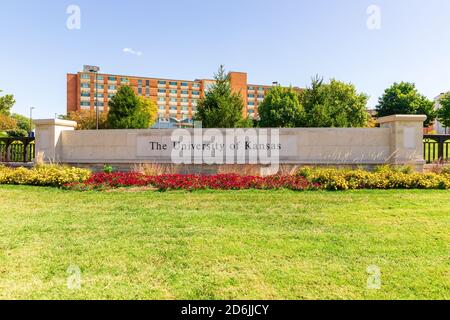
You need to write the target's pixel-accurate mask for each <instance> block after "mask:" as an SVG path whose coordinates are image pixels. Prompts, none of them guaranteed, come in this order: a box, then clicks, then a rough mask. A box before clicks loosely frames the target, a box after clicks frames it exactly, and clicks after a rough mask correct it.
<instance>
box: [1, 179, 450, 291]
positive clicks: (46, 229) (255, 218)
mask: <svg viewBox="0 0 450 320" xmlns="http://www.w3.org/2000/svg"><path fill="white" fill-rule="evenodd" d="M449 230H450V192H449V191H406V190H398V191H354V192H334V193H333V192H320V191H318V192H292V191H235V192H233V191H224V192H218V191H215V192H207V191H203V192H194V193H187V192H167V193H159V192H150V191H148V192H135V193H133V192H126V193H118V192H113V193H106V192H104V193H100V192H86V193H79V192H71V191H62V190H59V189H50V188H38V187H17V186H0V299H22V298H25V299H38V298H44V299H91V298H93V299H329V298H331V299H335V298H336V299H355V298H356V299H428V298H430V299H434V298H440V299H448V298H450V294H449V292H450V284H449V271H450V265H449V244H450V235H449ZM71 265H74V266H78V267H79V268H80V269H81V271H82V276H81V277H82V278H81V279H82V286H81V289H80V290H69V289H68V288H67V278H68V276H69V274H68V273H67V269H68V267H69V266H71ZM370 265H376V266H378V267H379V268H380V270H381V281H382V285H381V289H379V290H373V289H372V290H369V289H368V288H367V279H368V277H369V274H368V273H367V267H368V266H370Z"/></svg>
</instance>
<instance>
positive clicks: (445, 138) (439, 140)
mask: <svg viewBox="0 0 450 320" xmlns="http://www.w3.org/2000/svg"><path fill="white" fill-rule="evenodd" d="M423 138H424V140H423V156H424V159H425V161H426V162H427V163H432V162H437V161H439V162H447V161H450V135H449V134H441V135H424V136H423Z"/></svg>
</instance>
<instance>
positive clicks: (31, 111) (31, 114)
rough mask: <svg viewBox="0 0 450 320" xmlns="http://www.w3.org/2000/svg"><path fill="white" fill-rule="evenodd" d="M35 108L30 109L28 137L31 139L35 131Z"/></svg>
mask: <svg viewBox="0 0 450 320" xmlns="http://www.w3.org/2000/svg"><path fill="white" fill-rule="evenodd" d="M34 109H35V108H34V107H30V131H29V132H28V136H29V137H30V138H31V136H32V131H33V110H34Z"/></svg>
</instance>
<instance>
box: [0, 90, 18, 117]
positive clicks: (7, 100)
mask: <svg viewBox="0 0 450 320" xmlns="http://www.w3.org/2000/svg"><path fill="white" fill-rule="evenodd" d="M1 92H3V91H2V90H0V93H1ZM15 103H16V100H14V96H13V95H12V94H7V95H5V96H3V97H0V113H1V114H6V115H9V114H10V112H11V108H12V107H13V106H14V104H15Z"/></svg>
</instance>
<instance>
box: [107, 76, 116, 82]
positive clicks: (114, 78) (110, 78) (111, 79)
mask: <svg viewBox="0 0 450 320" xmlns="http://www.w3.org/2000/svg"><path fill="white" fill-rule="evenodd" d="M108 81H116V77H108Z"/></svg>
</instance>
